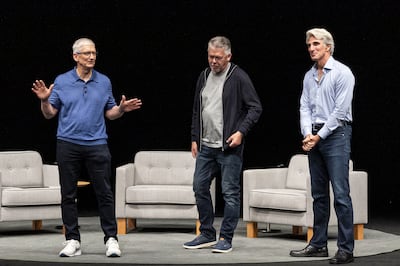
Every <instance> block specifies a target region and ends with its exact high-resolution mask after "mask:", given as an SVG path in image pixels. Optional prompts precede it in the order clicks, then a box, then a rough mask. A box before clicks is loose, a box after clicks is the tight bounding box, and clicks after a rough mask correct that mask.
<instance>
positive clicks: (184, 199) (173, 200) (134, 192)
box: [126, 185, 196, 204]
mask: <svg viewBox="0 0 400 266" xmlns="http://www.w3.org/2000/svg"><path fill="white" fill-rule="evenodd" d="M126 203H127V204H196V200H195V198H194V192H193V188H192V186H179V185H139V186H130V187H128V188H127V189H126Z"/></svg>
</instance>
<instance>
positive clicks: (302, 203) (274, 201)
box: [249, 189, 307, 212]
mask: <svg viewBox="0 0 400 266" xmlns="http://www.w3.org/2000/svg"><path fill="white" fill-rule="evenodd" d="M306 205H307V204H306V191H305V190H298V189H253V190H251V191H250V195H249V206H250V207H253V208H263V209H276V210H287V211H298V212H305V211H306Z"/></svg>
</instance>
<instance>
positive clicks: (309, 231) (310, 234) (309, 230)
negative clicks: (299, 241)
mask: <svg viewBox="0 0 400 266" xmlns="http://www.w3.org/2000/svg"><path fill="white" fill-rule="evenodd" d="M313 234H314V231H313V228H312V227H308V228H307V243H310V241H311V238H312V237H313Z"/></svg>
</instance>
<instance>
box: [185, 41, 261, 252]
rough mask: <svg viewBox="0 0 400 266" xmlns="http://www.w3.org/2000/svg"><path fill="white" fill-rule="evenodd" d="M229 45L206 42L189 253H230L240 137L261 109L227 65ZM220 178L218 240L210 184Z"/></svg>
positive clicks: (197, 100)
mask: <svg viewBox="0 0 400 266" xmlns="http://www.w3.org/2000/svg"><path fill="white" fill-rule="evenodd" d="M231 57H232V54H231V43H230V41H229V39H228V38H226V37H223V36H217V37H214V38H212V39H211V40H210V41H209V42H208V63H209V68H207V69H205V70H204V71H203V72H202V73H201V74H200V76H199V78H198V81H197V86H196V92H195V97H194V105H193V115H192V131H191V134H192V155H193V157H195V158H196V169H195V173H194V179H193V190H194V192H195V197H196V203H197V208H198V211H199V217H200V223H201V226H200V232H201V234H200V235H199V236H198V237H196V238H195V239H194V240H192V241H190V242H187V243H185V244H184V245H183V247H184V248H187V249H198V248H204V247H210V246H213V245H215V244H216V245H215V246H214V248H213V249H212V251H213V252H219V253H226V252H230V251H231V250H232V238H233V234H234V230H235V229H236V226H237V223H238V220H239V217H240V178H241V171H242V164H243V146H244V136H246V135H247V133H248V132H249V131H250V129H251V128H252V127H253V126H254V124H255V123H256V122H257V121H258V119H259V117H260V115H261V112H262V106H261V102H260V99H259V97H258V95H257V92H256V90H255V88H254V86H253V84H252V82H251V80H250V78H249V76H248V75H247V74H246V73H245V72H244V71H243V70H242V69H241V68H239V67H238V66H237V65H235V64H233V63H231V62H230V60H231ZM217 172H219V173H220V174H221V187H222V194H223V198H224V201H225V207H224V218H223V221H222V225H221V231H220V236H219V240H218V241H216V230H215V228H214V226H213V222H214V210H213V204H212V201H211V195H210V184H211V181H212V179H213V178H214V177H215V175H216V173H217Z"/></svg>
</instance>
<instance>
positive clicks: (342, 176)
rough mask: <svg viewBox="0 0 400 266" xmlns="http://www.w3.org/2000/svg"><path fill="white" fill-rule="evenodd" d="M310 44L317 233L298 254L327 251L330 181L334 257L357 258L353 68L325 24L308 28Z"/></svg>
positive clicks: (306, 108)
mask: <svg viewBox="0 0 400 266" xmlns="http://www.w3.org/2000/svg"><path fill="white" fill-rule="evenodd" d="M306 44H307V47H308V52H309V54H310V57H311V60H312V61H314V62H315V64H314V65H313V66H312V68H311V69H310V70H309V71H308V72H307V73H306V74H305V76H304V81H303V92H302V95H301V98H300V127H301V133H302V135H303V136H304V139H303V142H302V148H303V150H304V151H306V152H307V153H308V159H309V166H310V175H311V193H312V196H313V199H314V202H313V211H314V226H313V237H312V239H311V241H310V243H309V245H308V246H307V247H305V248H304V249H302V250H292V251H291V252H290V255H291V256H293V257H327V256H328V255H329V254H328V248H327V241H328V222H329V215H330V199H329V182H330V183H331V184H332V188H333V194H334V206H335V211H336V215H337V219H338V240H337V246H338V251H337V252H336V254H335V256H334V257H332V258H331V259H330V260H329V262H330V263H331V264H344V263H350V262H352V261H354V258H353V249H354V232H353V206H352V201H351V197H350V187H349V160H350V151H351V146H350V141H351V135H352V126H351V123H352V120H353V117H352V109H351V105H352V99H353V91H354V83H355V79H354V76H353V74H352V72H351V70H350V69H349V68H348V67H347V66H346V65H344V64H342V63H340V62H339V61H337V60H335V59H334V58H333V56H332V55H333V51H334V47H335V45H334V41H333V38H332V35H331V34H330V33H329V32H328V31H327V30H325V29H321V28H315V29H311V30H309V31H307V33H306Z"/></svg>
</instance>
